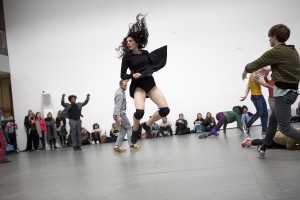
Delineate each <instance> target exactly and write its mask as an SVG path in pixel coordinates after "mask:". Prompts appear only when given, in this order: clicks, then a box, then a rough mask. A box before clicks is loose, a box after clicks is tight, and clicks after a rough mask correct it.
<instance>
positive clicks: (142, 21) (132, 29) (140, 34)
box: [116, 13, 149, 58]
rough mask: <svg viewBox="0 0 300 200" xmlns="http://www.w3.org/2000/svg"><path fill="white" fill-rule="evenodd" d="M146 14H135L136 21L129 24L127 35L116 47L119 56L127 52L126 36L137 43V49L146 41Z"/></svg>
mask: <svg viewBox="0 0 300 200" xmlns="http://www.w3.org/2000/svg"><path fill="white" fill-rule="evenodd" d="M146 16H147V15H143V14H141V13H139V14H137V16H136V22H135V23H134V24H129V30H128V33H127V36H126V37H125V38H124V39H123V41H122V43H121V45H120V46H119V47H118V48H116V50H117V51H118V52H120V56H119V57H120V58H121V57H123V56H124V55H125V54H126V53H128V52H129V49H128V48H127V38H128V37H131V38H132V39H133V40H134V41H135V42H136V43H137V45H138V48H139V49H143V48H145V47H146V46H147V43H148V36H149V33H148V28H147V24H146Z"/></svg>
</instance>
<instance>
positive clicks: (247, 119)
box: [242, 113, 250, 126]
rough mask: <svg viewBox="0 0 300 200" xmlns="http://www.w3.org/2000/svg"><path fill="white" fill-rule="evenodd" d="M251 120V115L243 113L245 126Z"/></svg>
mask: <svg viewBox="0 0 300 200" xmlns="http://www.w3.org/2000/svg"><path fill="white" fill-rule="evenodd" d="M249 120H250V117H249V114H248V113H246V114H243V115H242V123H243V126H246V124H247V123H248V122H249Z"/></svg>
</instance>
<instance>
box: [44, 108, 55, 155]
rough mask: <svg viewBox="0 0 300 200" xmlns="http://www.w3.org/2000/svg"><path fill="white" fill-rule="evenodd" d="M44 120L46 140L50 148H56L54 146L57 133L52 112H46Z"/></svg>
mask: <svg viewBox="0 0 300 200" xmlns="http://www.w3.org/2000/svg"><path fill="white" fill-rule="evenodd" d="M45 122H46V127H47V140H48V141H49V144H50V149H51V150H52V149H53V148H54V149H57V147H56V138H57V133H56V128H55V126H56V123H55V120H54V118H53V117H52V113H51V112H48V114H47V118H46V119H45Z"/></svg>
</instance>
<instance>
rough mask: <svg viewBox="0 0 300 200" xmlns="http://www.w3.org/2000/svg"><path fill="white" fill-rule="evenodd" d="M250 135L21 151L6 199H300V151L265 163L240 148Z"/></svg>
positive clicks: (9, 173) (0, 171)
mask: <svg viewBox="0 0 300 200" xmlns="http://www.w3.org/2000/svg"><path fill="white" fill-rule="evenodd" d="M294 126H296V127H297V126H298V127H300V124H294ZM260 131H261V127H260V126H258V127H253V128H252V130H251V134H252V137H253V138H261V135H260ZM245 138H246V137H245V135H244V134H241V133H240V132H239V130H237V129H230V130H228V131H227V135H226V136H224V135H223V133H222V132H220V136H218V137H214V136H213V137H211V138H207V139H202V140H199V139H198V137H197V134H191V135H185V136H173V137H168V138H157V139H152V140H144V141H141V142H140V143H139V144H140V145H141V146H142V149H141V151H139V152H129V151H127V152H125V153H122V154H118V153H115V152H114V151H113V150H112V148H113V144H101V145H99V144H97V145H89V146H84V147H83V151H76V152H74V151H73V149H72V148H66V149H58V150H52V151H51V150H46V151H39V152H30V153H29V152H22V153H19V154H18V155H10V156H9V159H11V160H12V161H13V162H12V163H10V164H2V165H0V194H1V196H0V199H1V200H7V199H12V200H18V199H20V200H21V199H22V200H24V199H25V200H26V199H30V200H37V199H43V200H48V199H49V200H56V199H58V200H60V199H68V200H69V199H81V200H82V199H98V200H101V199H105V200H113V199H118V200H127V199H131V200H132V199H155V200H158V199H163V200H168V199H170V200H175V199H184V200H186V199H197V200H199V199H205V200H208V199H220V200H221V199H222V200H226V199H238V200H239V199H256V200H260V199H263V200H265V199H276V200H278V199H284V200H287V199H300V151H287V150H268V151H267V154H266V158H265V159H264V160H261V159H259V158H258V157H257V152H256V148H254V147H253V148H247V149H242V148H241V145H240V143H241V142H242V141H243V140H244V139H245ZM124 146H126V147H128V143H126V142H124Z"/></svg>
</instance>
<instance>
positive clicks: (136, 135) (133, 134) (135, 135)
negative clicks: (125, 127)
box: [130, 130, 138, 144]
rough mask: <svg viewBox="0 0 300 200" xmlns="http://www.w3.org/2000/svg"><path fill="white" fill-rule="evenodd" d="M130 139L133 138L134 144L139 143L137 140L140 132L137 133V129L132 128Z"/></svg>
mask: <svg viewBox="0 0 300 200" xmlns="http://www.w3.org/2000/svg"><path fill="white" fill-rule="evenodd" d="M130 140H131V143H132V144H135V143H137V141H138V133H137V131H134V130H132V134H131V138H130Z"/></svg>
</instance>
